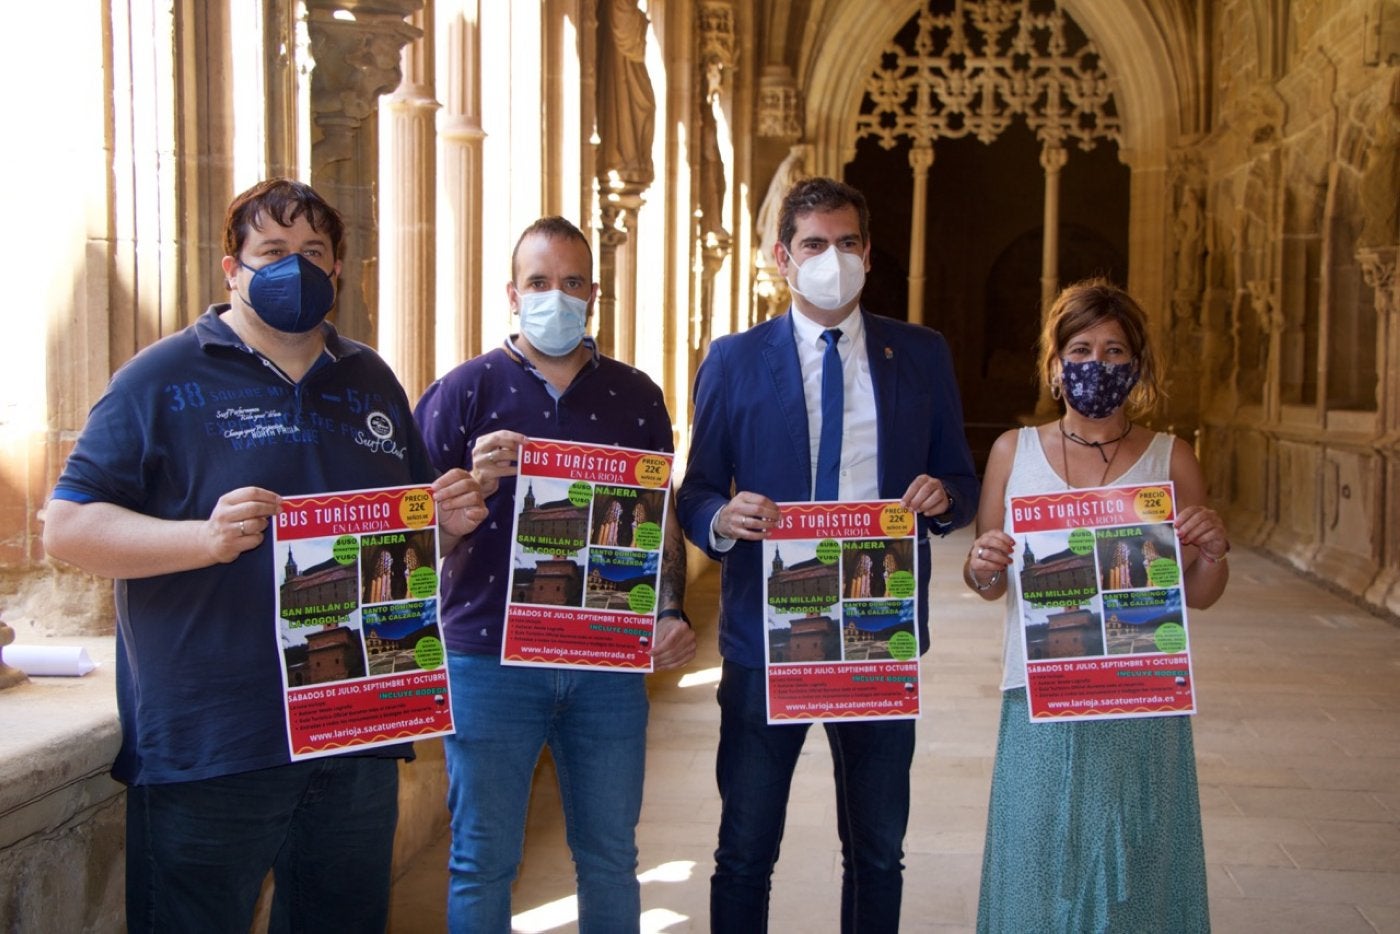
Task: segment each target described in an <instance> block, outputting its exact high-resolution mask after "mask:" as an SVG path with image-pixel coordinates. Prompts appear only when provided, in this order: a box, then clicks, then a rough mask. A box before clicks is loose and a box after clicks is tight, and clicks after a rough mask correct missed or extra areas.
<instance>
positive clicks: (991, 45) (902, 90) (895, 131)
mask: <svg viewBox="0 0 1400 934" xmlns="http://www.w3.org/2000/svg"><path fill="white" fill-rule="evenodd" d="M942 5H943V4H940V3H938V2H937V0H929V2H928V3H927V5H926V6H925V7H924V8H923V9H922V10H921V11H920V12H919V13H918V15H917V16H916V17H915V19H914V21H912V22H913V23H914V25H915V29H914V36H913V38H912V39H911V40H909V41H908V42H907V43H906V44H901V43H900V42H898V41H896V42H893V43H891V44H890V45H889V46H887V47H886V48H885V50H884V51H883V52H882V53H881V55H880V63H879V65H877V66H876V68H875V70H874V71H873V72H872V73H871V75H870V77H869V78H868V79H867V81H866V86H865V99H864V100H863V101H862V103H861V111H860V114H859V115H858V116H857V117H856V133H855V136H856V139H858V140H859V139H864V138H867V137H868V138H872V139H875V140H876V141H877V142H878V143H879V144H880V146H881V147H883V148H885V149H893V148H894V147H895V146H896V145H898V144H899V142H900V141H901V140H903V141H908V142H909V143H910V145H911V147H912V148H911V151H910V155H909V162H910V171H911V172H912V175H913V204H912V205H911V214H912V216H913V218H914V220H915V222H914V224H913V229H912V232H911V237H910V244H909V320H910V321H914V322H921V321H923V305H924V294H923V283H924V254H925V240H924V230H923V224H922V223H921V221H922V219H923V218H924V217H926V215H927V211H928V206H927V184H926V179H927V176H928V169H929V166H930V165H932V163H933V159H934V147H935V143H936V142H937V140H939V139H961V138H963V137H968V136H970V137H973V138H975V139H977V140H980V141H981V142H983V143H992V142H994V141H995V140H996V139H997V138H998V137H999V136H1001V134H1002V132H1003V131H1005V130H1006V128H1007V127H1008V126H1010V125H1011V121H1012V120H1013V119H1014V118H1015V117H1017V116H1020V117H1021V118H1022V119H1024V120H1025V121H1026V124H1027V125H1028V126H1029V127H1030V128H1031V130H1032V131H1033V132H1034V133H1035V135H1036V138H1037V139H1038V140H1039V141H1040V143H1041V146H1042V153H1041V165H1042V167H1043V168H1044V169H1045V240H1044V251H1043V257H1044V260H1043V267H1042V273H1041V280H1042V286H1041V304H1042V308H1049V305H1050V301H1049V299H1052V298H1053V297H1054V294H1055V292H1056V291H1057V290H1058V272H1057V269H1056V256H1057V255H1058V226H1059V209H1058V203H1059V202H1058V198H1059V171H1060V169H1061V168H1063V166H1064V163H1065V158H1066V152H1065V146H1066V145H1067V144H1068V143H1070V142H1073V143H1075V144H1077V145H1078V146H1079V148H1080V149H1083V150H1086V151H1087V150H1089V149H1092V148H1093V147H1094V146H1095V145H1096V144H1097V143H1098V142H1099V141H1100V140H1107V141H1110V142H1113V143H1117V142H1118V141H1119V136H1120V131H1121V126H1120V123H1119V119H1118V112H1117V108H1116V107H1115V106H1114V103H1113V93H1112V89H1111V81H1110V78H1109V75H1108V72H1107V70H1106V69H1105V68H1104V66H1103V62H1102V56H1101V54H1100V53H1099V50H1098V48H1097V46H1095V45H1094V43H1093V42H1092V41H1090V40H1089V39H1087V38H1085V37H1084V36H1083V34H1082V33H1081V32H1080V31H1079V29H1078V28H1077V27H1075V26H1074V24H1073V23H1072V22H1071V21H1070V20H1069V18H1068V17H1067V16H1066V15H1065V13H1064V11H1063V10H1061V9H1060V7H1059V5H1058V4H1057V3H1053V2H1049V0H1019V2H1006V0H956V2H955V3H954V4H953V10H952V12H950V13H943V12H938V10H937V8H938V7H939V6H942Z"/></svg>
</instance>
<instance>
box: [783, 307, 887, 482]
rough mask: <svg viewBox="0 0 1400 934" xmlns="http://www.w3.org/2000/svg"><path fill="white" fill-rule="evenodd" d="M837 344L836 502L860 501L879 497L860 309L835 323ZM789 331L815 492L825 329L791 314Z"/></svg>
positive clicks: (871, 398) (795, 312)
mask: <svg viewBox="0 0 1400 934" xmlns="http://www.w3.org/2000/svg"><path fill="white" fill-rule="evenodd" d="M836 327H837V328H839V329H840V331H841V340H840V341H838V342H837V344H836V352H837V353H838V354H839V355H840V356H841V378H842V384H843V386H844V387H845V393H844V397H845V410H844V412H843V417H842V419H841V473H840V481H839V486H838V490H839V492H838V494H837V498H839V499H841V500H843V501H860V500H871V499H879V498H880V477H879V452H878V450H877V448H878V441H879V437H878V431H877V428H876V419H875V387H874V384H873V383H872V382H871V380H870V358H869V356H868V355H867V354H866V352H865V319H864V318H862V317H861V313H860V307H859V306H857V307H856V309H855V310H854V311H852V312H851V313H850V314H849V315H847V316H846V318H845V320H843V321H842V322H841V323H840V324H838V325H836ZM792 330H793V335H794V336H795V337H796V339H797V359H798V362H799V363H800V364H801V366H802V394H803V396H805V397H806V400H807V439H808V443H809V444H810V446H811V462H812V488H813V489H816V485H817V483H816V478H817V449H818V448H819V447H820V446H821V434H822V357H823V356H824V355H825V354H826V340H825V339H824V338H823V337H822V334H824V333H825V332H826V331H827V330H828V329H827V328H824V327H822V326H821V325H820V324H817V322H815V321H813V320H812V319H810V318H808V317H807V316H806V315H804V314H802V312H800V311H798V310H797V309H796V308H794V309H793V310H792Z"/></svg>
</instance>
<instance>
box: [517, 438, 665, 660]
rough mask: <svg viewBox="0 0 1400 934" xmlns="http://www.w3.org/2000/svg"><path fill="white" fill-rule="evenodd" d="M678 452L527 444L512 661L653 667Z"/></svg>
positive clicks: (522, 474) (520, 494) (520, 482)
mask: <svg viewBox="0 0 1400 934" xmlns="http://www.w3.org/2000/svg"><path fill="white" fill-rule="evenodd" d="M671 460H672V458H671V455H670V454H662V453H658V452H655V451H638V450H633V449H630V448H618V447H607V446H602V445H590V444H576V443H571V442H563V441H547V440H543V439H538V438H532V439H530V440H529V441H526V442H525V443H524V444H523V445H522V446H521V449H520V475H519V478H518V479H517V481H516V486H515V533H514V536H513V538H514V541H515V549H514V553H513V555H512V557H511V580H510V599H509V602H508V603H507V606H506V631H505V639H504V640H503V642H502V644H501V663H502V664H504V665H537V666H543V667H550V668H576V667H588V668H604V669H611V670H615V671H640V672H647V671H651V670H652V657H651V640H652V638H653V636H654V633H655V630H656V611H657V595H658V593H659V590H660V586H661V547H662V544H663V542H664V541H665V538H666V535H665V529H666V512H667V510H668V509H669V508H670V499H671V496H670V483H671Z"/></svg>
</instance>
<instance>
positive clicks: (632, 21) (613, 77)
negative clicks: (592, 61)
mask: <svg viewBox="0 0 1400 934" xmlns="http://www.w3.org/2000/svg"><path fill="white" fill-rule="evenodd" d="M647 25H648V21H647V17H646V14H645V13H643V12H642V11H641V10H639V9H638V8H637V4H636V3H635V2H633V0H603V2H601V3H599V5H598V138H599V141H600V143H599V147H598V177H599V178H603V179H606V178H608V177H609V176H610V175H611V174H613V173H616V174H617V176H618V177H619V178H620V180H621V181H622V182H623V183H624V184H626V185H627V186H628V187H631V188H633V189H634V190H636V189H644V188H646V187H647V186H649V185H650V184H651V182H652V179H653V178H655V171H654V169H653V167H652V162H651V143H652V135H653V132H654V124H655V121H656V95H655V94H654V93H653V91H652V87H651V77H650V76H649V75H648V74H647V65H646V43H647Z"/></svg>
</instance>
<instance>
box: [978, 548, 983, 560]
mask: <svg viewBox="0 0 1400 934" xmlns="http://www.w3.org/2000/svg"><path fill="white" fill-rule="evenodd" d="M977 557H979V558H980V557H982V549H981V548H980V547H979V548H978V549H977Z"/></svg>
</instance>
